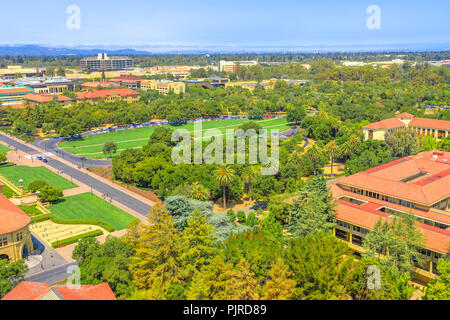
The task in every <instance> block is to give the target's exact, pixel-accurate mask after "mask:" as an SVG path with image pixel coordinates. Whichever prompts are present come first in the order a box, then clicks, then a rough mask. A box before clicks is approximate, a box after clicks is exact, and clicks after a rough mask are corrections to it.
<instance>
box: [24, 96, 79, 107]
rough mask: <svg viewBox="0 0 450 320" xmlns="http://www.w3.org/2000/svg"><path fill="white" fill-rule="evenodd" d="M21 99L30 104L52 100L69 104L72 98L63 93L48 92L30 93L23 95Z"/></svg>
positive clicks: (65, 104)
mask: <svg viewBox="0 0 450 320" xmlns="http://www.w3.org/2000/svg"><path fill="white" fill-rule="evenodd" d="M23 100H24V101H25V102H28V103H30V104H32V105H36V104H46V103H49V102H52V101H55V102H58V103H61V104H63V105H64V106H69V105H70V104H71V102H72V99H71V98H69V97H66V96H63V95H53V94H48V93H30V94H27V95H25V96H23Z"/></svg>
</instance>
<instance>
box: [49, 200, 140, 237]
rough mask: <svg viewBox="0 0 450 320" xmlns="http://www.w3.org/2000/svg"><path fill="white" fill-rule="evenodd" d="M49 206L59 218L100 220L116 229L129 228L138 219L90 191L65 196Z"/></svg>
mask: <svg viewBox="0 0 450 320" xmlns="http://www.w3.org/2000/svg"><path fill="white" fill-rule="evenodd" d="M47 208H48V209H49V210H50V212H51V213H53V214H54V215H55V216H56V217H59V218H63V219H69V220H71V219H73V220H79V219H89V220H98V221H101V222H103V223H106V224H109V225H111V226H113V227H114V228H115V229H116V230H123V229H125V228H127V227H128V226H129V225H130V223H131V222H132V221H133V220H135V219H136V218H135V217H133V216H132V215H130V214H129V213H127V212H125V211H123V210H121V209H119V208H117V207H116V206H114V205H112V204H110V203H109V202H107V201H105V200H103V199H101V198H100V197H97V196H96V195H91V194H90V193H81V194H77V195H73V196H69V197H65V198H63V199H62V201H61V202H59V203H56V204H54V205H51V206H49V207H47Z"/></svg>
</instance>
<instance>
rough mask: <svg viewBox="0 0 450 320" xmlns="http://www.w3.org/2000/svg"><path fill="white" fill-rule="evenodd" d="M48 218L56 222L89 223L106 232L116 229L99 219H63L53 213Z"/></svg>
mask: <svg viewBox="0 0 450 320" xmlns="http://www.w3.org/2000/svg"><path fill="white" fill-rule="evenodd" d="M50 219H51V220H52V221H53V222H54V223H58V224H91V225H95V226H99V227H101V228H103V229H105V230H106V231H108V232H114V231H116V229H115V228H114V227H113V226H111V225H109V224H107V223H104V222H102V221H99V220H94V219H64V218H59V217H56V216H54V215H52V216H51V218H50Z"/></svg>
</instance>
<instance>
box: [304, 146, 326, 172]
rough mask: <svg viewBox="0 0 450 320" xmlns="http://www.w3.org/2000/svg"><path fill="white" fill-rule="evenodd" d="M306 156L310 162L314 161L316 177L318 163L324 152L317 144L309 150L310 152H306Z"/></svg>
mask: <svg viewBox="0 0 450 320" xmlns="http://www.w3.org/2000/svg"><path fill="white" fill-rule="evenodd" d="M306 156H307V157H308V159H309V160H311V161H312V163H313V165H314V175H316V168H317V163H318V162H319V161H320V159H321V158H322V156H323V151H322V150H321V149H319V147H317V145H316V144H313V145H312V147H311V148H309V150H308V152H306Z"/></svg>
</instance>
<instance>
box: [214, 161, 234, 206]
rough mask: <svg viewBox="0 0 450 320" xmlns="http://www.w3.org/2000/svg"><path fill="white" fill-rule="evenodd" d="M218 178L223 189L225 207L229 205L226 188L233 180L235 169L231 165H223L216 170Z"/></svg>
mask: <svg viewBox="0 0 450 320" xmlns="http://www.w3.org/2000/svg"><path fill="white" fill-rule="evenodd" d="M214 173H215V176H216V180H217V182H218V183H219V185H220V186H221V187H222V190H223V207H224V208H226V207H227V200H226V188H227V186H228V185H229V184H230V183H231V181H233V178H234V169H233V168H231V167H222V168H219V169H217V170H216V171H215V172H214Z"/></svg>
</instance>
